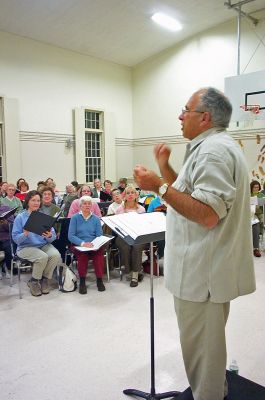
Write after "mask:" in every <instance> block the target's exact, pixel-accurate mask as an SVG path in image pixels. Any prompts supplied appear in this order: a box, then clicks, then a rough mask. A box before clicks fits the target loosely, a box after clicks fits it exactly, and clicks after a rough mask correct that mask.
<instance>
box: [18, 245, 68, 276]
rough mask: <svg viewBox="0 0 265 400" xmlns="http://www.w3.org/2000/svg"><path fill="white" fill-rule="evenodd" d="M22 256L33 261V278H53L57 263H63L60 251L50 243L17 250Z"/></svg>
mask: <svg viewBox="0 0 265 400" xmlns="http://www.w3.org/2000/svg"><path fill="white" fill-rule="evenodd" d="M17 255H18V256H19V257H21V258H26V259H27V260H29V261H32V262H33V270H32V278H34V279H42V278H48V279H51V278H52V274H53V271H54V269H55V268H56V266H57V265H59V264H60V263H61V256H60V253H59V251H58V250H57V249H56V248H55V247H54V246H53V245H52V244H50V243H47V244H45V245H44V246H43V247H40V248H39V247H25V248H23V249H21V250H19V251H18V252H17Z"/></svg>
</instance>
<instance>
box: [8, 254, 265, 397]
mask: <svg viewBox="0 0 265 400" xmlns="http://www.w3.org/2000/svg"><path fill="white" fill-rule="evenodd" d="M255 269H256V278H257V291H256V292H255V293H254V294H252V295H248V296H244V297H241V298H239V299H237V300H234V301H233V302H232V303H231V312H230V317H229V320H228V325H227V346H228V361H230V360H231V359H232V358H235V359H236V360H237V362H238V365H239V373H240V375H242V376H244V377H247V378H248V379H251V380H253V381H255V382H257V383H259V384H261V385H264V386H265V364H264V360H265V311H264V305H265V255H264V253H263V255H262V257H261V258H260V259H255ZM28 277H29V275H27V274H23V281H24V282H23V283H22V292H23V299H22V300H20V299H19V298H18V287H17V284H15V285H14V286H13V287H12V288H10V287H9V281H8V280H6V279H3V280H2V281H0V313H1V314H0V315H1V344H0V360H1V361H0V393H1V394H0V398H1V400H33V399H34V400H35V399H39V400H53V399H58V398H62V399H64V400H73V399H78V400H125V399H126V398H129V397H127V396H125V395H124V394H123V393H122V391H123V389H126V388H130V387H132V388H136V389H140V390H143V391H149V390H150V343H149V294H150V291H149V288H150V285H149V278H148V276H146V277H145V279H144V281H143V282H142V283H141V284H139V286H138V287H137V288H130V287H129V283H128V282H126V281H125V280H123V281H122V282H120V281H119V279H118V276H117V275H115V273H112V277H111V278H112V279H111V281H110V283H106V288H107V290H106V292H103V293H99V292H97V290H96V283H95V278H94V276H93V275H90V276H89V277H88V284H89V288H88V294H87V295H83V296H81V295H79V293H78V292H75V293H65V294H63V293H61V292H59V291H58V290H57V289H56V288H55V285H53V290H52V291H51V293H50V294H49V295H47V296H42V297H39V298H33V297H32V296H31V295H30V294H29V291H28V288H27V286H26V280H27V279H28ZM154 296H155V346H156V347H155V366H156V392H157V393H158V392H164V391H169V390H180V391H182V390H184V389H186V387H187V386H188V383H187V380H186V376H185V371H184V367H183V362H182V357H181V351H180V345H179V339H178V329H177V322H176V318H175V315H174V309H173V300H172V297H171V295H170V294H169V293H168V292H167V290H166V289H165V288H164V285H163V277H160V278H155V279H154Z"/></svg>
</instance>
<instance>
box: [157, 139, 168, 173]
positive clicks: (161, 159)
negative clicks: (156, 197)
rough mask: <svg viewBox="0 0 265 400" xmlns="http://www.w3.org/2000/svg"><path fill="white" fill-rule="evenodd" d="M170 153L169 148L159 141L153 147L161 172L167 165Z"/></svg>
mask: <svg viewBox="0 0 265 400" xmlns="http://www.w3.org/2000/svg"><path fill="white" fill-rule="evenodd" d="M170 154H171V149H170V148H169V147H168V146H167V145H165V144H164V143H159V144H157V145H156V146H155V148H154V155H155V159H156V162H157V164H158V166H159V168H160V171H161V173H162V170H163V169H164V168H165V167H167V166H168V161H169V157H170Z"/></svg>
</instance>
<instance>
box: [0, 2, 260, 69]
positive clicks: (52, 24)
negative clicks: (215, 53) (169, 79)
mask: <svg viewBox="0 0 265 400" xmlns="http://www.w3.org/2000/svg"><path fill="white" fill-rule="evenodd" d="M236 2H237V0H233V1H232V4H235V3H236ZM264 5H265V4H264V0H255V1H252V2H250V3H248V4H245V5H243V6H242V11H244V12H246V13H252V12H255V11H257V10H260V9H264ZM157 11H161V12H164V13H167V14H169V15H171V16H172V17H175V18H177V19H178V20H179V21H180V23H181V24H182V25H183V29H182V31H180V32H170V31H166V30H164V29H162V28H160V27H159V26H158V25H156V24H155V23H154V22H153V21H152V20H151V19H150V17H151V15H152V14H153V13H154V12H157ZM253 16H254V17H255V14H253ZM236 17H237V13H236V12H235V11H234V10H229V9H228V8H227V7H226V6H224V0H186V1H184V0H0V30H2V31H6V32H10V33H14V34H17V35H20V36H24V37H27V38H31V39H34V40H38V41H41V42H44V43H48V44H52V45H55V46H59V47H62V48H65V49H68V50H73V51H75V52H79V53H82V54H86V55H90V56H93V57H97V58H101V59H104V60H108V61H112V62H115V63H118V64H122V65H127V66H135V65H137V64H138V63H140V62H142V61H144V60H145V59H147V58H149V57H151V56H153V55H155V54H157V53H159V52H161V51H163V50H165V49H167V48H169V47H171V46H173V45H175V44H176V43H178V42H180V41H182V40H183V39H185V38H187V37H190V36H192V35H194V34H196V33H198V32H200V31H203V30H205V29H207V28H210V27H212V26H214V25H217V24H219V23H222V22H225V21H228V20H231V19H235V18H236Z"/></svg>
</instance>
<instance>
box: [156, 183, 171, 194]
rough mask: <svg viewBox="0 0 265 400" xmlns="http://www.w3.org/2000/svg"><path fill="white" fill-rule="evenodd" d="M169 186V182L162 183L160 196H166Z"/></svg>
mask: <svg viewBox="0 0 265 400" xmlns="http://www.w3.org/2000/svg"><path fill="white" fill-rule="evenodd" d="M168 187H169V184H168V183H164V184H163V185H161V186H160V187H159V189H158V193H159V196H160V197H162V198H163V196H165V194H166V192H167V189H168Z"/></svg>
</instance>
